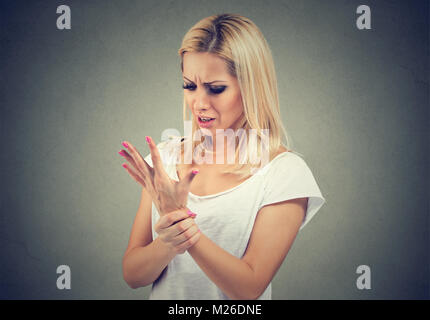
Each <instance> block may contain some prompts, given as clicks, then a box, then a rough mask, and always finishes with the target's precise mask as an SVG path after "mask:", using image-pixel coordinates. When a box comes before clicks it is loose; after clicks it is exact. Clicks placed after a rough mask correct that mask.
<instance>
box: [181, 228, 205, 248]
mask: <svg viewBox="0 0 430 320" xmlns="http://www.w3.org/2000/svg"><path fill="white" fill-rule="evenodd" d="M200 236H201V232H200V230H198V231H197V232H196V233H195V234H194V235H193V236H192V237H191V238H189V239H188V240H185V241H184V242H182V243H181V244H179V245H177V246H176V251H177V252H180V253H183V252H185V251H186V250H187V249H188V248H191V247H192V246H193V245H195V244H196V242H197V241H198V240H199V239H200Z"/></svg>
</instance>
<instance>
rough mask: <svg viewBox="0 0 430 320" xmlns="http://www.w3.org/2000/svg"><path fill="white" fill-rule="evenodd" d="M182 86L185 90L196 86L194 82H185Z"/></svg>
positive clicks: (193, 88) (191, 89)
mask: <svg viewBox="0 0 430 320" xmlns="http://www.w3.org/2000/svg"><path fill="white" fill-rule="evenodd" d="M182 88H184V89H186V90H190V91H193V90H195V89H196V86H195V85H194V84H191V83H186V84H183V85H182Z"/></svg>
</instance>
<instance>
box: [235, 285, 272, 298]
mask: <svg viewBox="0 0 430 320" xmlns="http://www.w3.org/2000/svg"><path fill="white" fill-rule="evenodd" d="M265 289H266V287H262V286H257V285H255V286H251V287H248V288H245V289H243V290H241V291H240V292H237V293H234V294H233V295H231V296H230V297H229V298H230V299H232V300H257V299H258V298H259V297H260V296H261V295H262V294H263V293H264V290H265Z"/></svg>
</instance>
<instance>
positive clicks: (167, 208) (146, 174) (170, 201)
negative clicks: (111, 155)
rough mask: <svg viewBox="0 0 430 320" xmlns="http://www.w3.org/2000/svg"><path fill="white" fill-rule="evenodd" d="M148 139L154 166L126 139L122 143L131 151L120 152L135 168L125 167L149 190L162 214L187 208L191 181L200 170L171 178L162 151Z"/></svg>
mask: <svg viewBox="0 0 430 320" xmlns="http://www.w3.org/2000/svg"><path fill="white" fill-rule="evenodd" d="M146 141H147V142H148V146H149V149H150V151H151V158H152V163H153V168H151V166H150V165H149V164H148V163H147V162H146V161H145V159H144V158H143V157H142V156H141V155H140V153H139V151H137V149H136V148H135V147H134V146H133V145H132V144H131V143H130V142H128V141H124V142H123V143H122V144H123V146H124V147H126V148H127V151H129V153H128V152H127V151H125V150H121V151H120V152H119V154H120V155H122V156H123V157H124V158H125V159H126V160H127V161H128V162H129V163H130V164H131V165H132V166H133V168H134V170H133V169H132V168H131V167H130V166H126V165H123V167H124V168H125V169H126V170H127V171H128V173H129V174H130V175H131V176H132V177H133V179H134V180H136V181H137V182H138V183H139V184H141V185H142V186H143V187H144V188H145V189H146V190H147V191H148V193H149V194H150V195H151V197H152V201H153V202H154V204H155V206H156V208H157V209H158V212H159V213H160V215H164V214H166V213H168V212H172V211H175V210H178V209H183V208H185V207H186V204H187V199H188V193H189V190H190V186H191V181H192V180H193V178H194V176H195V175H196V174H197V173H198V171H197V170H191V171H190V172H189V173H188V174H187V175H186V176H185V177H183V178H182V179H180V180H179V181H175V180H173V179H170V177H169V175H168V174H167V172H166V171H165V170H164V167H163V162H162V159H161V156H160V152H159V151H158V148H157V146H156V145H155V143H154V141H153V140H152V139H151V138H150V137H146Z"/></svg>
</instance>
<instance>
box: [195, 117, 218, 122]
mask: <svg viewBox="0 0 430 320" xmlns="http://www.w3.org/2000/svg"><path fill="white" fill-rule="evenodd" d="M198 118H199V121H200V122H204V123H205V122H211V121H212V120H215V118H200V117H198Z"/></svg>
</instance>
